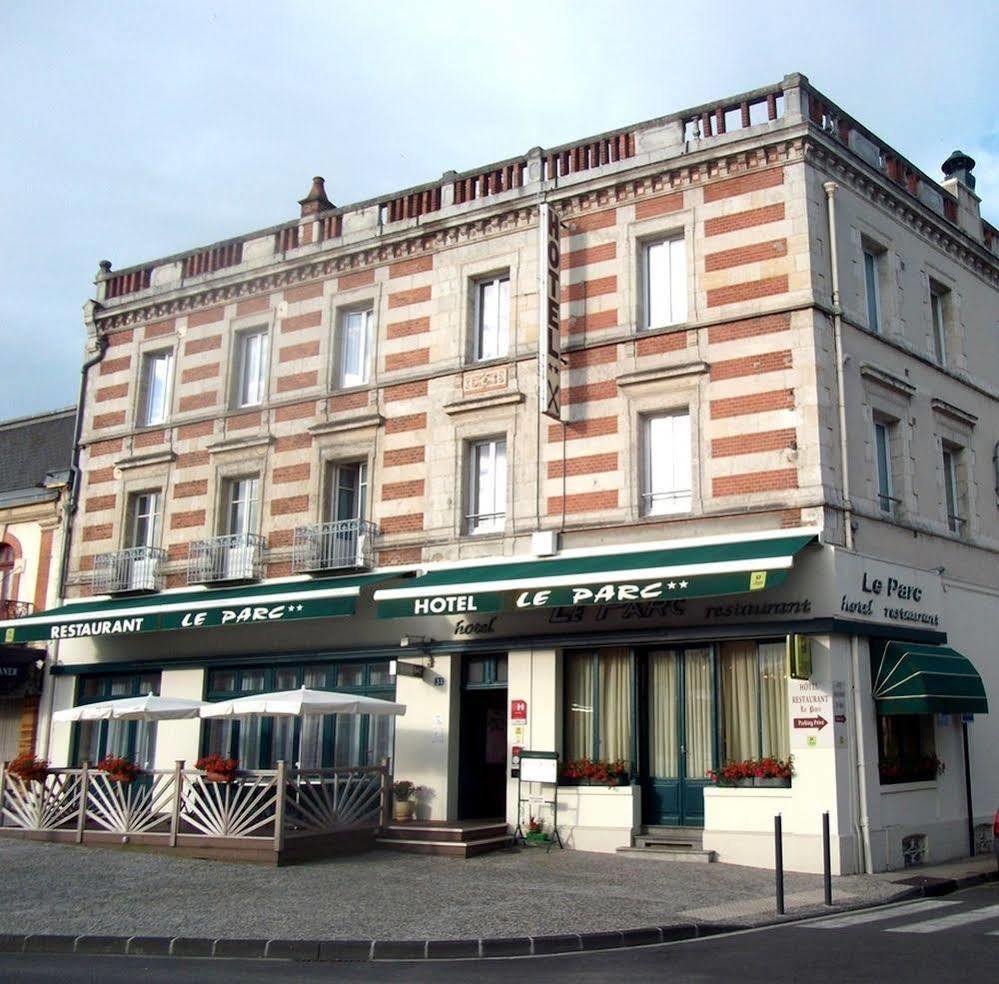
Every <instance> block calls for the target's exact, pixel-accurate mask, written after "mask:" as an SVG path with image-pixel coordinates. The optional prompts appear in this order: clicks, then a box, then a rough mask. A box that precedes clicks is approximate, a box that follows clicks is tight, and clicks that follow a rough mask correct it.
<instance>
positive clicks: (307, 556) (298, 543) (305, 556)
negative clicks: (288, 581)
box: [291, 519, 378, 574]
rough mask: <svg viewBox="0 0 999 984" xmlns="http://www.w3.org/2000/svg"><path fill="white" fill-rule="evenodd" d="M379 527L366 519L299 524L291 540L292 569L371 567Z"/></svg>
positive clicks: (316, 569) (295, 570) (328, 569)
mask: <svg viewBox="0 0 999 984" xmlns="http://www.w3.org/2000/svg"><path fill="white" fill-rule="evenodd" d="M377 535H378V527H377V526H375V524H374V523H367V522H365V521H364V520H363V519H340V520H336V521H335V522H332V523H316V524H315V525H313V526H299V527H297V528H296V530H295V538H294V540H293V541H292V554H291V569H292V571H293V572H294V573H295V574H303V573H307V572H316V571H340V570H350V569H357V568H364V569H367V568H370V567H372V566H373V563H374V549H373V544H374V539H375V537H376V536H377Z"/></svg>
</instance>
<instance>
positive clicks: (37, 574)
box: [0, 407, 76, 762]
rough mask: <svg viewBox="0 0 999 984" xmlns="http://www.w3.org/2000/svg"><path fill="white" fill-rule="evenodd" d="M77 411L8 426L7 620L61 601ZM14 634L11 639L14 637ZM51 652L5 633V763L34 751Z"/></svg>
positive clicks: (2, 606)
mask: <svg viewBox="0 0 999 984" xmlns="http://www.w3.org/2000/svg"><path fill="white" fill-rule="evenodd" d="M75 423H76V410H75V408H73V407H70V408H69V409H67V410H56V411H54V412H52V413H43V414H38V415H37V416H33V417H20V418H18V419H17V420H6V421H0V620H2V621H4V622H6V623H8V625H9V624H10V623H12V622H13V621H14V620H15V619H20V618H24V617H26V616H28V615H31V614H32V613H34V612H35V611H41V610H42V609H45V608H49V607H51V606H52V605H54V604H57V603H58V601H59V562H60V558H61V556H62V549H63V537H62V530H63V526H62V523H63V517H64V506H65V498H66V496H67V494H68V488H69V486H68V480H69V471H70V460H71V458H72V452H73V429H74V426H75ZM8 636H11V638H8ZM44 660H45V648H44V647H39V646H38V645H17V644H14V643H13V641H12V632H11V629H10V628H8V629H7V630H6V632H4V633H0V761H4V762H6V761H8V760H10V759H12V758H13V757H14V756H15V755H18V754H19V753H21V752H34V750H35V741H36V738H37V728H38V704H39V693H40V686H41V681H42V674H41V672H40V670H41V665H42V663H43V662H44Z"/></svg>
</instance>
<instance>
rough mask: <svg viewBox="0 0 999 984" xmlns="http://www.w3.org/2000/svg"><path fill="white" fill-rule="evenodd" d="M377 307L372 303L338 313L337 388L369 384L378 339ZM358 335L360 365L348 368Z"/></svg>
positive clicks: (357, 359) (353, 360) (358, 359)
mask: <svg viewBox="0 0 999 984" xmlns="http://www.w3.org/2000/svg"><path fill="white" fill-rule="evenodd" d="M374 323H375V311H374V308H373V307H372V306H371V305H368V306H365V307H353V308H345V309H344V310H342V311H340V312H338V314H337V339H336V388H337V389H350V388H351V387H353V386H366V385H367V384H368V382H369V381H370V379H371V349H372V343H373V341H374ZM355 338H356V339H357V344H358V351H357V354H356V358H355V359H351V360H350V363H355V362H356V369H354V368H352V369H351V370H350V371H348V368H347V367H348V364H350V363H349V362H348V346H349V345H350V344H351V342H352V340H353V339H355Z"/></svg>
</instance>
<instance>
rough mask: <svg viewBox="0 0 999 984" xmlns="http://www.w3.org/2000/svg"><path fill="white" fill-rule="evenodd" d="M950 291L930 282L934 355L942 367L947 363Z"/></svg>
mask: <svg viewBox="0 0 999 984" xmlns="http://www.w3.org/2000/svg"><path fill="white" fill-rule="evenodd" d="M947 294H948V291H947V288H946V287H942V286H941V285H940V284H938V283H936V282H935V281H933V280H931V281H930V321H931V322H932V328H933V354H934V356H935V357H936V360H937V362H939V363H940V365H944V363H945V362H946V361H947V320H946V314H947V312H946V297H947Z"/></svg>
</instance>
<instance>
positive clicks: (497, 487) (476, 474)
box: [468, 439, 506, 533]
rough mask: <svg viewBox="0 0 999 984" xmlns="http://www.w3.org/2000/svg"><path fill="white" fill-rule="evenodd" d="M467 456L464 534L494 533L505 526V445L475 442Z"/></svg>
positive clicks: (491, 442)
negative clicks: (466, 530) (466, 507)
mask: <svg viewBox="0 0 999 984" xmlns="http://www.w3.org/2000/svg"><path fill="white" fill-rule="evenodd" d="M468 452H469V453H468V472H469V495H468V532H469V533H497V532H499V531H501V530H502V529H503V526H504V524H505V522H506V441H504V440H500V439H493V440H489V441H476V442H475V443H474V444H472V445H470V446H469V449H468Z"/></svg>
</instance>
